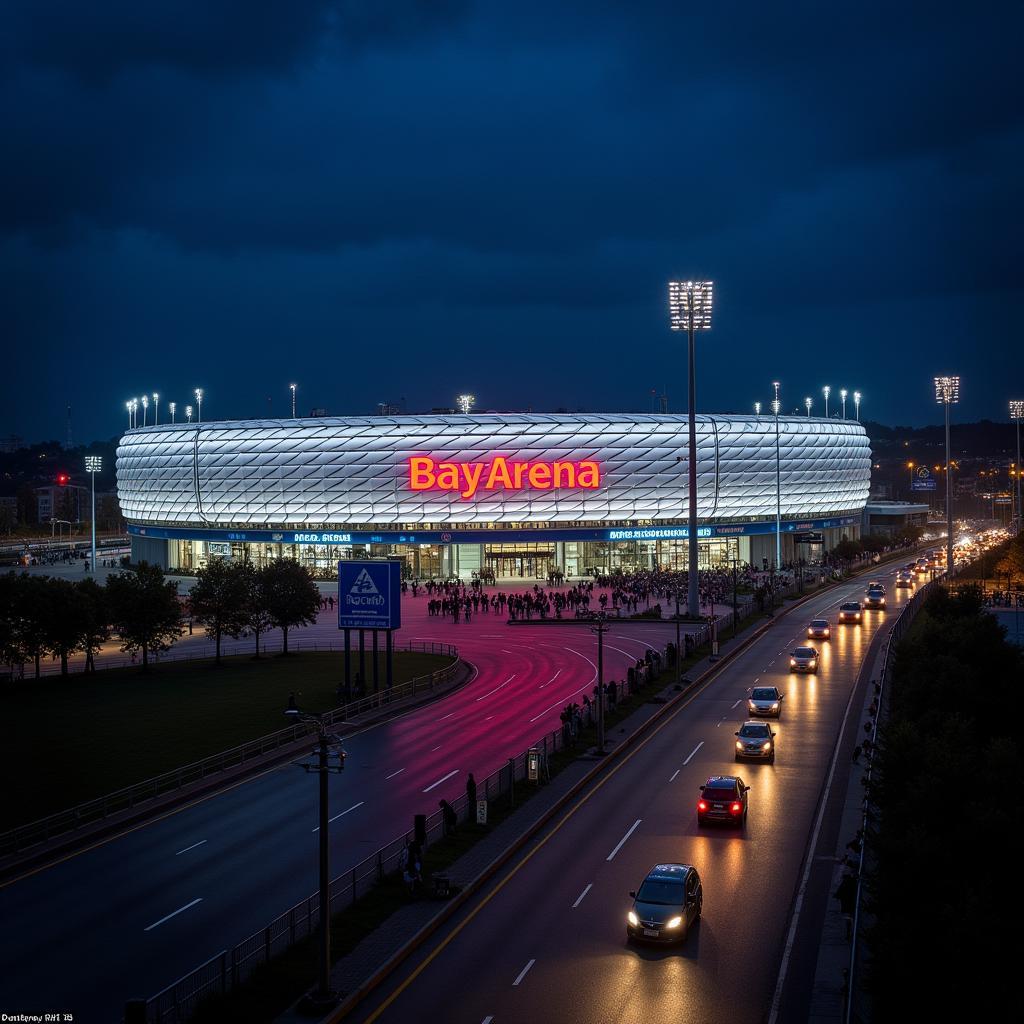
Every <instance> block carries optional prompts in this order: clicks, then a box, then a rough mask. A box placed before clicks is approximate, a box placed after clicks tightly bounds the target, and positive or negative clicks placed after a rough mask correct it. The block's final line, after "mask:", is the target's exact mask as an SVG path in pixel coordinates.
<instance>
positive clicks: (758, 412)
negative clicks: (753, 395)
mask: <svg viewBox="0 0 1024 1024" xmlns="http://www.w3.org/2000/svg"><path fill="white" fill-rule="evenodd" d="M754 415H755V416H760V415H761V403H760V402H755V403H754Z"/></svg>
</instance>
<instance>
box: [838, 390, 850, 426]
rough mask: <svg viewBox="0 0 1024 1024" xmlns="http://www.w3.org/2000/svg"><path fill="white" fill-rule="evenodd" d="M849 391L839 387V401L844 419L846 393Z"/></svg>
mask: <svg viewBox="0 0 1024 1024" xmlns="http://www.w3.org/2000/svg"><path fill="white" fill-rule="evenodd" d="M849 393H850V392H849V391H847V390H846V388H840V389H839V401H840V402H841V403H842V405H843V419H844V420H845V419H846V396H847V395H848V394H849Z"/></svg>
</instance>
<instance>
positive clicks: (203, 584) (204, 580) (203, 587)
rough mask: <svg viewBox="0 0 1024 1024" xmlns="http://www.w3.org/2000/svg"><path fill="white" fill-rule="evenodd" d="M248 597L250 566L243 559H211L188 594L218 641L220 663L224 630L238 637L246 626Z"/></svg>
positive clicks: (195, 611) (195, 612)
mask: <svg viewBox="0 0 1024 1024" xmlns="http://www.w3.org/2000/svg"><path fill="white" fill-rule="evenodd" d="M249 596H250V588H249V580H248V567H247V566H246V565H245V564H244V563H242V562H230V561H228V560H227V559H224V558H212V559H210V561H209V562H207V563H206V565H205V566H203V568H202V569H200V570H199V571H198V572H197V573H196V583H195V586H194V587H193V588H192V589H191V590H190V591H189V595H188V599H189V607H190V608H191V609H192V615H193V616H194V617H195V618H196V619H197V620H198V621H199V622H201V623H203V625H204V626H206V635H207V636H208V637H212V638H213V640H214V642H215V643H216V647H217V654H216V664H217V665H219V664H220V641H221V637H222V636H223V635H224V634H225V633H226V634H227V635H228V636H238V635H239V634H240V633H241V632H242V631H243V630H244V629H245V627H246V622H247V618H248V603H249Z"/></svg>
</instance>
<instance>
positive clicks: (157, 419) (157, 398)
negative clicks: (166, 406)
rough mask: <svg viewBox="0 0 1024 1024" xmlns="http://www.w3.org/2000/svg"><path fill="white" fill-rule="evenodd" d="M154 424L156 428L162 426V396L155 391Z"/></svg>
mask: <svg viewBox="0 0 1024 1024" xmlns="http://www.w3.org/2000/svg"><path fill="white" fill-rule="evenodd" d="M153 423H154V424H155V425H156V426H159V425H160V396H159V395H158V394H157V393H156V392H155V391H154V392H153Z"/></svg>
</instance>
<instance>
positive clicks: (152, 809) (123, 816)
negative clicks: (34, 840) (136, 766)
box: [0, 658, 476, 883]
mask: <svg viewBox="0 0 1024 1024" xmlns="http://www.w3.org/2000/svg"><path fill="white" fill-rule="evenodd" d="M475 674H476V669H475V666H474V665H472V664H471V663H470V662H468V661H466V660H465V659H464V658H459V667H458V668H457V669H456V677H455V682H454V683H453V684H452V685H450V686H447V687H446V688H444V689H440V690H427V691H424V693H423V695H422V696H419V695H417V696H414V697H405V698H402V699H401V702H397V701H396V702H395V703H394V704H389V705H387V706H386V709H384V710H383V713H380V714H376V715H371V716H370V717H367V718H362V719H359V720H353V721H347V722H343V723H339V724H338V726H337V727H336V729H335V732H336V733H337V734H338V735H339V736H341V737H342V739H344V738H345V737H346V736H350V735H352V734H353V733H355V732H361V731H362V730H364V729H368V728H372V727H374V726H377V725H382V724H385V723H386V722H389V721H391V720H393V719H395V718H398V717H399V716H401V715H404V714H406V713H407V712H409V711H415V710H416V709H417V708H421V707H424V706H425V705H427V704H430V703H433V702H434V701H437V700H442V699H443V698H445V697H448V696H450V695H451V694H453V693H456V692H458V691H459V690H461V689H462V688H463V687H464V686H466V685H467V684H468V683H469V682H470V681H471V680H472V679H473V678H474V677H475ZM374 710H381V709H374ZM309 744H310V739H309V738H308V737H305V738H303V739H301V740H296V741H295V742H294V743H289V744H288V745H287V746H283V747H278V748H277V749H276V750H273V751H270V752H269V753H267V754H266V755H264V756H263V757H260V758H254V759H252V760H250V761H247V762H246V763H245V764H242V765H238V766H236V767H234V768H230V769H228V770H227V771H225V772H224V773H218V774H217V775H210V776H208V779H204V780H202V781H200V782H196V783H192V784H190V785H189V786H186V787H183V788H182V789H178V790H173V791H171V792H169V793H167V794H165V795H164V796H162V797H158V798H157V799H156V800H155V801H153V802H152V803H147V804H145V806H144V807H143V806H141V805H140V807H139V808H131V809H129V810H127V811H121V812H119V813H118V814H115V815H111V816H110V817H109V818H100V819H99V820H98V821H97V822H96V823H95V826H86V827H85V828H83V829H81V830H76V831H74V832H67V833H64V834H63V835H61V836H56V837H54V839H53V841H52V843H50V844H46V845H45V846H43V847H42V848H39V847H33V848H32V849H31V852H27V853H26V854H25V855H23V856H22V855H18V854H15V855H14V856H12V857H5V858H4V859H3V860H2V861H0V883H6V882H9V881H11V880H13V879H14V878H16V877H17V876H19V875H21V874H23V873H24V872H26V871H35V870H39V869H41V868H45V867H47V866H48V865H49V864H50V863H51V862H53V861H57V860H61V859H63V858H64V857H66V856H68V855H69V854H73V853H75V852H79V851H82V850H85V849H88V848H89V847H91V846H92V845H94V844H96V843H99V842H102V841H103V840H106V839H110V838H112V837H114V836H116V835H117V833H119V832H124V831H129V830H131V829H133V828H136V827H138V826H139V825H141V824H144V823H145V822H147V821H151V820H157V819H159V818H161V817H163V816H164V815H166V814H169V813H170V812H172V811H174V810H176V809H178V808H180V807H182V806H185V805H187V804H189V803H192V802H193V801H198V800H201V799H206V798H208V797H211V796H215V795H216V794H217V793H219V792H222V791H224V790H227V789H230V788H231V787H232V786H236V785H238V784H239V783H242V782H245V781H247V780H248V779H251V778H254V777H255V776H257V775H260V774H261V773H263V772H265V771H268V770H270V769H271V768H276V767H277V766H278V765H281V764H284V763H285V762H287V761H289V760H291V759H292V758H293V757H295V756H296V755H297V754H298V753H300V752H302V751H303V750H306V749H307V748H308V747H309Z"/></svg>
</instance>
